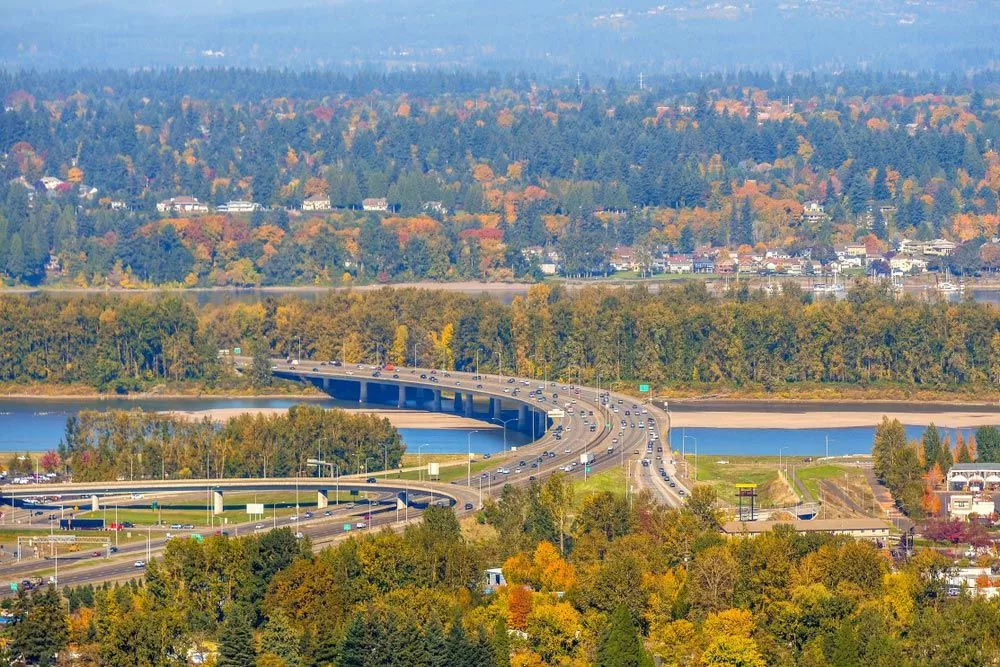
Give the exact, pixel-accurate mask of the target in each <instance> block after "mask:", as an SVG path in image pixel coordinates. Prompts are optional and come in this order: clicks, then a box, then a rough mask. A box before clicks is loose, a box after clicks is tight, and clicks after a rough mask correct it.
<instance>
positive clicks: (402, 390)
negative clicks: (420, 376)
mask: <svg viewBox="0 0 1000 667" xmlns="http://www.w3.org/2000/svg"><path fill="white" fill-rule="evenodd" d="M396 407H397V408H403V407H406V385H402V384H401V385H399V396H398V397H397V398H396Z"/></svg>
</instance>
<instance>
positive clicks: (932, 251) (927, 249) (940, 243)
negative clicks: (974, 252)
mask: <svg viewBox="0 0 1000 667" xmlns="http://www.w3.org/2000/svg"><path fill="white" fill-rule="evenodd" d="M956 247H957V246H956V245H955V244H954V243H952V242H951V241H949V240H947V239H934V240H933V241H931V242H930V243H925V244H924V254H925V255H936V256H938V257H947V256H948V255H950V254H951V253H953V252H955V248H956Z"/></svg>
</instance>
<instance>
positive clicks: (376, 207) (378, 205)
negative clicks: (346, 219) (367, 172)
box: [361, 197, 389, 213]
mask: <svg viewBox="0 0 1000 667" xmlns="http://www.w3.org/2000/svg"><path fill="white" fill-rule="evenodd" d="M361 208H362V209H364V210H365V211H374V212H376V213H385V212H386V211H388V210H389V200H388V199H386V198H385V197H368V198H367V199H362V200H361Z"/></svg>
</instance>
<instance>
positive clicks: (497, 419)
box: [492, 417, 518, 454]
mask: <svg viewBox="0 0 1000 667" xmlns="http://www.w3.org/2000/svg"><path fill="white" fill-rule="evenodd" d="M517 419H518V418H517V417H511V418H510V419H500V418H499V417H494V418H493V419H492V421H495V422H500V423H501V424H503V453H504V454H506V453H507V424H508V423H509V422H512V421H517Z"/></svg>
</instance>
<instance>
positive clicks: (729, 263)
mask: <svg viewBox="0 0 1000 667" xmlns="http://www.w3.org/2000/svg"><path fill="white" fill-rule="evenodd" d="M712 270H713V271H714V272H715V273H717V274H719V275H720V276H725V275H729V274H731V273H735V272H736V260H734V259H733V258H732V257H730V256H729V253H719V255H718V256H717V257H716V258H715V262H714V263H713V268H712Z"/></svg>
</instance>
